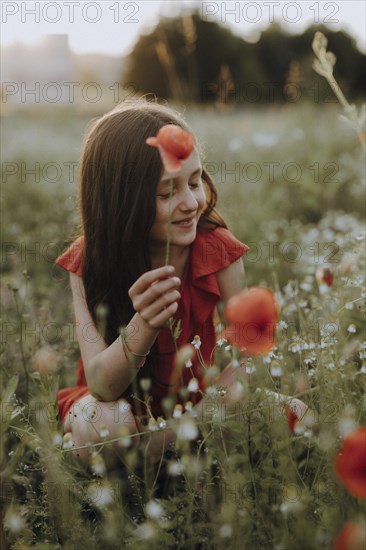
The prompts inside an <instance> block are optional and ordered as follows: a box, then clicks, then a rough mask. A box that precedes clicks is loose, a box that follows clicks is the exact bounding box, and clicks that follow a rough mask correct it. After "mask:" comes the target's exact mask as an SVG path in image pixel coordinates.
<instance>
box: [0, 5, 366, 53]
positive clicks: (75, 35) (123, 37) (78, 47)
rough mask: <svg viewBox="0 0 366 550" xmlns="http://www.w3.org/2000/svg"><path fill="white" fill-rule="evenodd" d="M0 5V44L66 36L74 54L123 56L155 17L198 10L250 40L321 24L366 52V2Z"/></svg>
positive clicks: (150, 26)
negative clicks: (273, 29)
mask: <svg viewBox="0 0 366 550" xmlns="http://www.w3.org/2000/svg"><path fill="white" fill-rule="evenodd" d="M0 6H1V44H2V45H3V46H6V45H9V44H12V43H14V42H23V43H36V42H39V41H41V40H42V38H43V36H44V35H48V34H64V33H66V34H68V35H69V45H70V47H71V49H72V50H73V51H74V52H75V53H79V54H80V53H102V54H108V55H113V56H120V55H126V54H127V53H128V52H129V51H130V50H131V49H132V47H133V45H134V43H135V42H136V41H137V39H138V36H139V34H141V33H145V32H148V31H149V30H150V29H152V28H153V27H154V26H155V25H156V23H157V21H158V20H159V17H161V16H173V15H175V14H177V13H180V11H181V10H182V9H183V8H190V7H192V6H195V7H198V9H199V11H200V13H201V16H202V17H203V18H204V19H206V20H207V21H216V22H221V24H223V25H226V26H228V27H230V29H231V30H232V31H233V32H234V33H235V34H236V35H238V36H241V37H243V38H245V39H248V40H252V41H256V40H258V38H259V36H260V35H259V33H260V31H261V30H264V29H265V28H267V27H268V25H269V24H270V23H271V22H272V21H276V22H278V23H280V24H282V25H283V26H284V27H285V28H286V29H287V30H288V31H289V32H294V33H301V32H302V31H303V30H304V29H305V28H306V27H307V26H309V25H311V24H313V23H314V24H315V23H324V24H326V25H327V26H328V27H329V28H330V29H332V30H339V29H342V30H345V31H347V32H348V33H349V34H351V35H352V36H353V37H354V38H355V39H356V41H357V45H358V47H359V49H360V50H361V51H363V52H365V51H366V37H365V34H366V31H365V20H366V8H365V6H366V2H365V1H364V0H341V1H338V2H329V1H327V0H325V1H323V0H320V1H313V0H297V1H296V2H290V1H287V0H268V1H266V0H257V1H241V2H238V1H230V2H225V1H224V2H222V1H221V0H217V1H197V0H183V1H182V0H176V1H174V0H141V1H131V2H130V1H122V0H114V1H108V0H99V1H97V2H92V1H88V0H78V1H76V0H67V1H66V0H65V1H62V0H59V1H53V2H52V1H48V0H45V1H38V2H30V1H5V0H3V1H2V2H1V4H0Z"/></svg>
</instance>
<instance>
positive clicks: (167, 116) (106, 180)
mask: <svg viewBox="0 0 366 550" xmlns="http://www.w3.org/2000/svg"><path fill="white" fill-rule="evenodd" d="M165 124H176V125H178V126H180V127H182V128H183V129H184V130H186V131H191V130H190V128H189V127H188V126H187V125H186V123H185V122H184V121H183V120H182V118H181V117H180V115H179V114H178V113H177V112H175V111H173V110H172V109H171V108H168V107H165V106H162V105H159V104H157V103H151V102H146V101H143V100H140V101H138V102H136V103H124V104H120V105H118V106H117V107H115V108H114V109H113V110H112V111H110V112H108V113H107V114H106V115H104V116H103V117H101V118H100V119H98V120H97V121H94V122H93V123H92V125H91V127H90V129H89V131H88V133H87V135H86V139H85V144H84V150H83V154H82V158H81V168H80V209H81V218H82V219H81V227H80V230H79V233H82V234H83V235H84V239H85V240H84V253H83V264H82V265H83V282H84V286H85V294H86V301H87V305H88V308H89V311H90V314H91V316H92V318H93V320H94V322H95V323H96V325H97V326H98V328H99V330H100V329H101V324H100V322H99V318H98V315H97V312H98V308H100V306H104V308H103V309H104V310H105V311H106V312H107V315H106V320H105V323H103V325H104V330H103V337H104V339H105V342H106V343H107V345H110V344H111V343H112V342H113V341H114V340H115V339H116V338H117V336H118V334H119V328H120V327H121V326H126V325H127V324H128V323H129V321H130V320H131V318H132V317H133V315H134V313H135V311H134V310H133V307H132V303H131V300H130V298H129V296H128V290H129V288H130V287H131V286H132V284H133V283H134V282H135V281H136V280H137V279H138V277H140V276H141V275H142V274H143V273H144V272H146V271H148V270H149V269H151V261H150V256H149V250H148V247H147V246H146V243H148V241H149V233H150V230H151V227H152V225H153V222H154V219H155V204H156V203H155V201H156V188H157V185H158V183H159V180H160V178H161V175H162V173H163V165H162V162H161V160H160V155H159V152H158V151H157V150H156V149H155V148H152V147H149V146H148V145H146V143H145V141H146V139H147V138H148V137H150V136H155V135H156V134H157V132H158V130H159V129H160V128H161V127H162V126H164V125H165ZM202 180H203V182H204V187H205V193H206V199H207V206H206V209H205V210H204V212H203V213H202V215H201V218H200V220H199V223H198V228H199V229H200V230H209V229H213V228H214V227H227V226H226V223H225V221H224V220H223V218H222V217H221V215H220V214H219V213H218V212H217V210H216V209H215V205H216V200H217V192H216V189H215V186H214V183H213V181H212V180H211V178H210V176H209V175H208V174H207V172H206V171H203V175H202ZM99 311H100V309H99Z"/></svg>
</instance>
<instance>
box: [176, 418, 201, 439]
mask: <svg viewBox="0 0 366 550" xmlns="http://www.w3.org/2000/svg"><path fill="white" fill-rule="evenodd" d="M177 437H178V439H181V440H184V441H193V440H194V439H197V437H198V428H197V425H196V423H195V421H194V420H192V418H190V417H185V416H184V417H182V419H181V421H180V424H179V426H178V429H177Z"/></svg>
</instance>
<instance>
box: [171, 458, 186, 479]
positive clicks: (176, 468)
mask: <svg viewBox="0 0 366 550" xmlns="http://www.w3.org/2000/svg"><path fill="white" fill-rule="evenodd" d="M168 472H169V475H171V476H179V475H181V474H182V473H183V472H184V465H183V464H182V463H181V462H177V461H174V462H169V464H168Z"/></svg>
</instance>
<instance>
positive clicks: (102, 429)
mask: <svg viewBox="0 0 366 550" xmlns="http://www.w3.org/2000/svg"><path fill="white" fill-rule="evenodd" d="M99 435H100V437H101V438H102V439H105V438H106V437H108V436H109V430H108V428H107V426H106V424H104V422H103V423H102V424H101V425H100V430H99Z"/></svg>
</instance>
